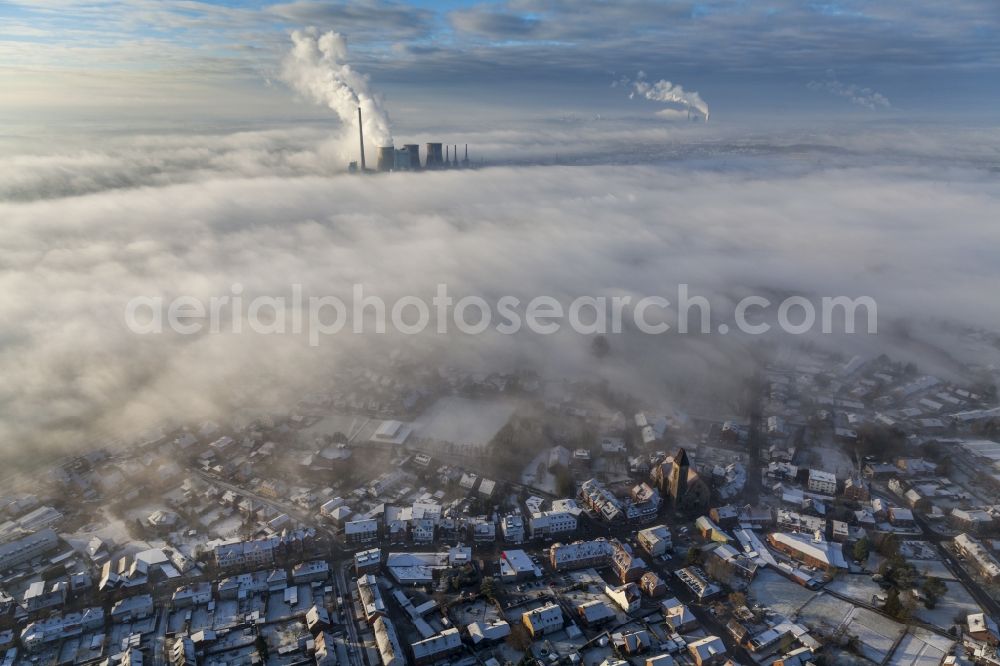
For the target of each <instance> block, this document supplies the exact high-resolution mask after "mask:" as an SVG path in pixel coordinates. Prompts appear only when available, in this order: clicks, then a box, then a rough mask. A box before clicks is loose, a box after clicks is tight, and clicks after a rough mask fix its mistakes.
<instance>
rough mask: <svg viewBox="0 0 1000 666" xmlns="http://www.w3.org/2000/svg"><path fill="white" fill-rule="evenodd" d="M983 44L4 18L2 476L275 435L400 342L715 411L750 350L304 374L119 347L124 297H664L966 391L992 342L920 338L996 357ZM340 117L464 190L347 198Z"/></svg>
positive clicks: (352, 343)
mask: <svg viewBox="0 0 1000 666" xmlns="http://www.w3.org/2000/svg"><path fill="white" fill-rule="evenodd" d="M998 18H1000V5H998V4H997V3H995V2H993V1H992V0H955V1H953V2H949V3H941V2H924V1H917V0H906V1H905V2H904V1H899V2H896V1H886V2H874V1H864V0H850V1H844V2H792V1H791V0H772V1H770V2H748V1H745V2H736V1H710V2H648V1H645V0H638V1H635V2H628V1H621V2H607V3H605V2H596V1H593V0H578V1H574V2H569V1H568V0H566V1H560V0H555V1H553V2H544V3H542V2H535V1H534V0H507V1H504V2H489V3H483V2H465V1H455V2H447V3H432V2H416V3H411V4H404V3H390V2H384V1H382V0H372V1H366V2H355V3H329V2H326V3H320V2H311V1H310V0H294V1H292V2H280V3H269V2H259V1H258V2H236V1H234V2H227V3H204V2H196V1H193V0H182V1H178V2H160V1H155V0H108V1H91V2H76V1H74V0H32V1H31V2H23V3H22V2H11V1H9V0H0V377H3V378H4V382H3V383H2V384H0V462H4V461H5V460H7V459H10V458H15V459H17V458H20V459H24V458H25V456H26V454H30V453H45V454H49V453H52V452H57V451H65V450H72V449H73V448H74V447H79V446H81V445H82V444H85V443H92V442H94V441H95V440H100V439H101V438H104V437H108V436H125V435H126V434H127V433H134V432H136V431H138V430H140V429H143V428H145V427H148V426H149V425H151V424H154V423H159V422H164V421H167V422H170V423H186V422H189V421H191V420H196V419H202V418H214V419H216V420H219V421H227V420H228V419H231V418H232V417H233V415H234V413H236V412H237V411H239V412H246V411H250V412H254V413H258V412H265V411H266V410H269V409H281V408H287V406H288V405H289V404H294V402H295V401H296V400H298V399H299V398H300V397H301V396H302V395H303V394H304V393H307V392H310V391H313V390H317V389H322V390H330V388H331V387H330V384H329V378H330V376H331V373H332V372H334V371H335V369H336V368H338V367H339V366H340V365H342V364H343V362H344V361H345V359H351V360H357V359H364V360H366V361H371V362H372V363H373V364H375V365H377V364H378V363H380V362H383V361H384V360H385V359H386V358H388V356H389V354H390V353H391V352H392V351H393V350H394V349H397V348H398V346H399V345H400V344H403V345H405V346H406V347H407V348H408V349H409V350H410V351H411V352H414V353H415V355H416V356H417V357H418V358H421V359H423V360H425V361H428V359H429V362H431V363H437V364H439V365H440V366H441V367H444V366H448V367H458V368H461V369H465V370H469V371H477V372H478V371H489V370H501V371H506V370H511V369H513V368H520V367H530V368H533V369H538V370H540V371H543V372H546V373H548V374H550V375H551V376H555V377H561V376H571V377H577V378H586V379H591V380H594V379H600V380H607V381H609V382H612V383H613V384H614V385H615V386H616V387H618V388H621V389H622V390H625V391H629V392H631V393H634V394H638V395H641V396H643V399H644V400H645V401H647V402H648V403H649V406H650V408H651V409H654V410H655V409H658V408H659V406H662V405H665V404H668V403H669V401H671V400H675V399H676V400H679V399H681V398H680V397H679V396H680V395H681V394H683V395H684V396H686V397H685V399H692V398H691V394H692V393H696V394H697V398H696V400H697V401H698V402H699V403H700V404H701V405H703V406H704V405H706V404H710V405H714V407H715V408H718V409H723V410H724V409H728V407H727V406H726V405H727V404H728V403H727V400H728V399H729V398H731V397H732V396H733V394H734V393H739V392H740V391H742V384H741V383H740V379H741V378H743V377H745V376H747V374H748V373H751V372H752V370H753V368H752V363H751V362H750V361H751V358H752V354H750V353H749V352H748V349H749V348H750V347H751V346H752V342H751V341H748V340H745V339H740V338H738V337H734V336H728V337H726V336H721V335H709V336H691V337H682V338H676V337H672V338H666V339H662V338H656V337H650V336H644V335H635V334H634V333H635V332H634V331H632V332H631V333H630V334H628V335H625V336H624V337H621V338H615V339H613V340H612V341H611V353H610V354H609V356H608V357H607V358H606V359H605V360H603V361H601V362H599V363H597V362H595V361H594V358H593V355H592V354H591V353H590V346H589V340H587V339H586V338H581V337H579V336H576V337H574V335H562V334H561V335H556V336H552V337H547V336H538V335H516V336H498V335H484V336H462V335H458V336H446V337H445V338H441V337H439V336H436V335H433V334H428V335H421V336H417V337H416V338H407V339H405V340H401V339H400V338H399V337H398V336H391V335H390V336H378V335H362V336H352V335H346V336H337V337H334V338H331V339H330V340H326V341H324V344H322V345H319V346H318V347H316V346H312V345H310V344H308V343H307V341H306V340H304V339H303V338H302V337H301V336H294V335H287V336H286V335H271V336H269V335H236V334H227V333H225V332H223V333H221V334H205V335H195V336H180V335H170V334H168V335H159V336H147V335H137V334H135V333H134V332H132V331H130V330H128V329H127V327H126V326H125V325H124V318H123V314H124V312H125V309H126V305H127V303H128V302H129V301H130V299H133V298H135V297H137V296H142V297H163V298H166V299H170V298H175V297H177V296H179V295H188V296H193V297H195V298H197V299H202V300H205V299H209V298H211V297H213V296H218V295H224V294H227V293H229V292H230V290H231V288H232V285H233V284H236V283H239V284H241V285H242V286H243V288H244V289H245V291H246V295H247V297H248V298H250V297H252V296H275V295H286V294H287V293H288V291H289V289H290V286H291V285H292V284H301V285H302V286H303V289H304V290H305V292H306V294H307V295H308V294H313V295H336V296H338V297H344V298H345V299H348V297H349V293H350V289H351V286H352V285H353V284H364V285H366V287H367V288H370V289H371V290H372V291H373V292H374V293H378V294H380V295H382V296H384V297H385V298H387V299H389V300H390V301H391V300H392V299H394V298H398V297H400V296H403V295H408V294H416V295H418V296H420V297H430V296H432V295H433V292H434V288H435V285H437V284H439V283H442V282H443V283H447V284H448V285H450V286H451V287H452V289H453V290H454V291H455V292H457V293H461V294H473V295H484V296H498V295H501V294H514V295H517V296H519V297H521V298H525V299H526V298H530V297H531V296H534V295H540V294H548V295H553V296H556V297H558V298H560V299H571V298H575V297H577V296H594V295H601V294H632V295H635V296H637V297H639V296H643V295H652V294H662V293H664V292H666V293H670V292H671V291H672V290H673V289H674V288H675V287H676V285H677V284H678V283H687V284H690V285H691V287H692V289H693V290H694V291H695V292H696V293H699V294H703V295H705V296H706V297H707V298H710V299H711V301H712V302H713V304H718V305H719V307H720V309H721V310H723V311H724V310H725V309H726V308H731V306H732V305H733V303H734V302H735V301H736V300H738V299H739V298H741V297H742V296H745V295H747V294H750V293H766V294H769V295H775V294H789V293H793V294H796V293H798V294H807V295H810V296H814V295H847V296H850V297H855V296H858V295H870V296H872V297H874V298H876V299H877V301H878V306H879V320H880V323H884V327H882V326H880V334H879V335H878V336H851V337H839V338H836V339H830V338H823V339H816V340H814V339H812V338H810V344H817V345H825V346H828V347H829V349H830V350H831V351H835V352H837V353H842V354H846V355H850V354H854V353H860V354H876V353H883V352H885V353H890V354H892V355H894V356H895V357H902V358H904V359H906V360H914V361H918V362H920V363H921V364H922V368H924V369H926V371H931V372H936V373H939V374H941V375H942V376H944V377H948V378H956V377H957V378H959V379H962V377H961V372H960V370H959V368H961V366H962V364H973V365H979V366H982V367H985V368H987V369H988V370H989V371H990V372H996V371H997V369H998V368H1000V358H998V357H997V356H998V354H1000V352H998V351H997V350H998V349H1000V345H997V344H993V343H987V344H985V345H984V348H982V349H981V348H979V347H976V348H975V350H974V352H973V351H969V349H967V348H966V346H965V345H966V343H967V342H968V339H969V338H968V336H965V337H962V340H963V341H964V342H962V343H961V344H956V343H955V342H954V340H953V339H949V341H948V342H946V343H941V344H939V345H938V347H935V349H938V351H935V352H933V353H927V352H926V350H927V347H926V346H925V345H927V344H930V343H927V342H926V341H927V340H928V339H931V338H933V339H934V340H937V341H938V342H940V339H942V338H940V337H939V336H943V335H944V333H942V331H944V330H947V331H950V332H951V333H955V332H956V331H957V332H960V333H962V334H963V335H964V334H965V333H969V332H970V331H973V332H982V331H987V332H990V331H996V330H997V329H998V328H1000V309H998V308H997V306H996V298H995V286H996V284H997V283H998V281H1000V261H998V256H997V249H996V248H998V247H1000V237H998V234H1000V228H998V227H997V225H996V220H995V217H996V211H997V210H998V209H1000V186H998V185H997V174H998V173H1000V130H998V125H997V122H996V120H997V119H996V108H997V102H998V101H1000V100H998V99H997V94H998V90H1000V88H998V86H997V85H996V81H998V80H1000V76H998V74H1000V72H998V61H1000V58H998V55H1000V53H998V51H1000V39H997V36H998V30H997V28H998V23H1000V21H998ZM329 32H333V33H336V35H339V37H337V36H335V35H329V36H326V35H327V34H328V33H329ZM345 82H346V83H347V84H348V86H347V89H345V88H344V85H343V84H345ZM356 100H361V101H360V102H356ZM357 103H362V105H363V106H365V107H366V128H365V129H366V136H368V137H369V141H373V140H375V137H376V135H377V133H378V132H382V137H380V139H379V140H384V139H388V137H389V135H390V134H391V136H392V137H393V139H394V140H395V141H396V143H397V145H399V144H401V143H404V142H405V143H409V142H414V143H423V142H425V141H434V140H437V141H447V142H449V143H453V144H458V145H463V144H465V143H468V144H469V147H470V148H469V150H470V157H471V158H472V160H473V162H478V161H480V160H483V163H484V166H485V167H486V168H482V169H469V170H449V171H444V172H437V173H414V174H410V173H393V174H386V175H384V176H383V177H372V178H357V177H353V176H350V175H348V174H347V173H346V167H347V163H348V161H349V160H354V159H356V158H357V146H356V138H355V137H356V129H355V128H354V127H352V126H351V123H352V122H353V117H354V116H353V114H354V109H355V106H356V104H357ZM709 109H710V120H708V122H705V120H706V118H704V114H703V113H702V112H703V111H704V112H707V111H708V110H709ZM689 110H690V111H691V112H692V113H693V117H694V119H695V120H697V121H698V122H688V120H689V118H688V111H689ZM367 123H372V124H371V125H368V124H367ZM369 154H370V155H371V153H369ZM932 331H934V333H931V332H932ZM918 332H919V334H918ZM983 339H985V340H987V341H988V340H989V339H990V338H989V337H985V338H983ZM776 342H777V343H779V344H782V345H785V344H788V345H792V346H794V345H798V344H801V340H788V339H784V338H779V339H778V340H776ZM940 349H946V350H947V351H940ZM966 352H968V353H966ZM990 368H992V369H990ZM654 413H655V412H654ZM29 457H30V456H29Z"/></svg>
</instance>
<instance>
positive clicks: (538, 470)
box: [521, 449, 558, 495]
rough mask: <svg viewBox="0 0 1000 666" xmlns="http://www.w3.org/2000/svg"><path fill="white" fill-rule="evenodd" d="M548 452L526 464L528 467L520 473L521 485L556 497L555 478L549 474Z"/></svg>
mask: <svg viewBox="0 0 1000 666" xmlns="http://www.w3.org/2000/svg"><path fill="white" fill-rule="evenodd" d="M549 451H550V449H545V450H543V451H542V452H541V453H539V454H538V455H537V456H535V458H534V459H533V460H532V461H531V462H530V463H528V466H527V467H525V468H524V470H523V471H522V472H521V483H523V484H524V485H526V486H531V487H532V488H537V489H538V490H541V491H542V492H544V493H548V494H550V495H556V494H558V493H557V489H556V477H555V476H554V475H553V474H550V473H549V469H548V466H549Z"/></svg>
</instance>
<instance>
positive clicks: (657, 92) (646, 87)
mask: <svg viewBox="0 0 1000 666" xmlns="http://www.w3.org/2000/svg"><path fill="white" fill-rule="evenodd" d="M620 83H621V84H622V85H623V86H626V87H630V88H631V92H630V93H629V99H632V98H634V97H635V96H636V95H641V96H642V97H645V98H646V99H648V100H651V101H654V102H663V103H666V104H680V105H681V106H683V107H684V108H685V109H687V110H689V111H691V110H693V111H697V112H698V113H699V114H701V115H702V116H703V117H704V118H705V122H708V104H706V103H705V100H703V99H702V98H701V95H699V94H698V93H696V92H694V91H693V90H691V91H688V90H684V88H683V86H681V85H679V84H678V85H674V84H673V83H671V82H670V81H667V80H666V79H660V80H659V81H657V82H656V83H650V82H649V81H647V80H646V73H645V72H639V73H638V74H637V75H636V78H635V80H634V81H631V80H629V79H628V78H623V79H622V80H621V81H620Z"/></svg>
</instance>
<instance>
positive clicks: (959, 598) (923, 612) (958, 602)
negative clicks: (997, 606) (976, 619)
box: [913, 581, 982, 630]
mask: <svg viewBox="0 0 1000 666" xmlns="http://www.w3.org/2000/svg"><path fill="white" fill-rule="evenodd" d="M945 586H946V587H947V588H948V592H947V593H946V594H945V595H944V596H943V597H941V598H940V599H938V602H937V605H936V606H935V607H934V608H933V609H928V608H926V607H924V605H923V604H918V605H917V607H916V608H915V609H914V611H913V614H914V615H915V616H916V617H917V619H920V620H923V621H924V622H927V623H928V624H933V625H934V626H935V627H939V628H941V629H944V630H947V629H948V628H949V627H951V625H952V624H954V623H955V619H956V618H957V617H958V616H959V615H961V616H962V618H963V619H964V618H965V616H966V615H968V614H969V613H981V612H982V609H981V608H980V607H979V604H977V603H976V601H975V600H974V599H973V598H972V595H971V594H969V591H968V590H966V589H965V586H964V585H962V584H961V583H959V582H956V581H947V582H945Z"/></svg>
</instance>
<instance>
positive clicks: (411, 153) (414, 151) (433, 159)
mask: <svg viewBox="0 0 1000 666" xmlns="http://www.w3.org/2000/svg"><path fill="white" fill-rule="evenodd" d="M362 127H363V125H362V117H361V108H360V107H358V142H359V157H360V161H359V162H351V163H350V165H349V167H348V170H349V171H350V172H351V173H358V172H360V173H369V170H368V168H367V167H366V162H365V134H364V130H363V129H362ZM424 151H425V153H426V157H425V159H424V164H423V167H421V164H420V146H419V145H418V144H415V143H407V144H404V145H403V147H402V148H396V147H395V146H394V145H392V144H389V145H388V146H378V147H376V149H375V156H376V162H375V171H379V172H382V173H386V172H390V171H419V170H421V168H423V169H428V170H434V169H451V168H459V167H468V166H470V163H469V144H465V157H464V158H463V159H462V161H461V162H459V160H458V145H457V144H455V145H453V146H444V144H443V143H437V142H432V143H427V144H424Z"/></svg>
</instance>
